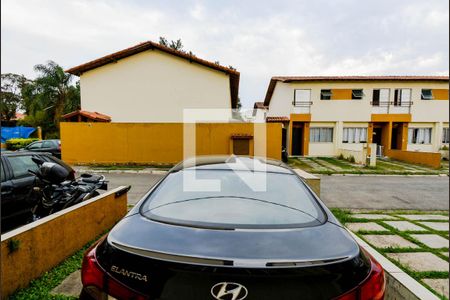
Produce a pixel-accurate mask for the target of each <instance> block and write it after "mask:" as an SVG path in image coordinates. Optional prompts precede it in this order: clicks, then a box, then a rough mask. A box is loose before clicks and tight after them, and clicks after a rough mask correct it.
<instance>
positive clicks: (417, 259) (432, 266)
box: [386, 252, 448, 272]
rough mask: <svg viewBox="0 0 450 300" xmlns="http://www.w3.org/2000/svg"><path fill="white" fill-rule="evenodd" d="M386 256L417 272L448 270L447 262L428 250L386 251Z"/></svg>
mask: <svg viewBox="0 0 450 300" xmlns="http://www.w3.org/2000/svg"><path fill="white" fill-rule="evenodd" d="M386 255H387V256H388V257H390V258H392V259H393V260H396V261H398V262H400V263H401V264H402V265H405V266H406V267H408V268H410V269H412V270H413V271H418V272H428V271H430V272H431V271H441V272H448V262H447V261H445V260H443V259H442V258H440V257H438V256H436V255H434V254H433V253H430V252H414V253H387V254H386Z"/></svg>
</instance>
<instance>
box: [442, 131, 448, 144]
mask: <svg viewBox="0 0 450 300" xmlns="http://www.w3.org/2000/svg"><path fill="white" fill-rule="evenodd" d="M449 142H450V130H449V128H448V127H446V128H444V130H443V131H442V143H444V144H448V143H449Z"/></svg>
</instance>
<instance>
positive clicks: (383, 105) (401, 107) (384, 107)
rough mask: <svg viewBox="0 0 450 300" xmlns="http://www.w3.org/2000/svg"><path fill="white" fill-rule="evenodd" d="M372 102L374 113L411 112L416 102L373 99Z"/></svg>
mask: <svg viewBox="0 0 450 300" xmlns="http://www.w3.org/2000/svg"><path fill="white" fill-rule="evenodd" d="M370 104H371V105H372V112H373V113H387V114H389V113H391V114H398V113H403V114H405V113H408V114H409V113H411V106H412V105H413V104H414V103H413V102H412V101H400V102H395V101H379V102H373V101H371V102H370Z"/></svg>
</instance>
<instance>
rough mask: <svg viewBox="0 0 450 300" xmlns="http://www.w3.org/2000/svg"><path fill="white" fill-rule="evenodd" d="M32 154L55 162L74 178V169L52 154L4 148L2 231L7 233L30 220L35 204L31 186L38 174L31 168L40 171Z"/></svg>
mask: <svg viewBox="0 0 450 300" xmlns="http://www.w3.org/2000/svg"><path fill="white" fill-rule="evenodd" d="M33 156H37V157H40V158H41V159H42V160H44V161H47V162H54V163H57V164H59V165H61V166H63V167H64V168H65V169H67V171H69V177H68V179H70V180H73V179H75V171H74V170H73V169H72V168H71V167H70V166H69V165H67V164H66V163H64V162H63V161H61V160H59V159H58V158H56V157H54V156H53V155H51V154H50V153H42V152H29V151H15V152H11V151H2V156H1V167H0V169H1V170H0V171H1V172H0V173H1V196H2V197H1V209H2V210H1V212H2V213H1V231H2V232H5V231H7V230H10V229H12V228H14V227H17V226H19V225H22V224H23V223H25V222H27V221H29V219H30V217H31V209H32V207H33V206H34V205H35V204H36V199H33V197H32V195H33V193H32V189H33V186H34V183H35V176H34V175H32V174H31V173H30V172H28V170H31V171H35V172H36V171H37V170H38V165H37V164H36V163H35V162H34V161H33V160H32V157H33Z"/></svg>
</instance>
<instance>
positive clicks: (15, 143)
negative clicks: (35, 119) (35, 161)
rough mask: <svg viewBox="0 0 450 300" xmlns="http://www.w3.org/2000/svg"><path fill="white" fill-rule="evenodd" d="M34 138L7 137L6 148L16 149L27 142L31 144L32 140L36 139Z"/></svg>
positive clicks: (24, 145)
mask: <svg viewBox="0 0 450 300" xmlns="http://www.w3.org/2000/svg"><path fill="white" fill-rule="evenodd" d="M38 140H39V139H36V138H29V139H9V140H7V141H6V149H8V150H18V149H22V148H23V147H26V146H27V145H28V144H31V143H32V142H34V141H38Z"/></svg>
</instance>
